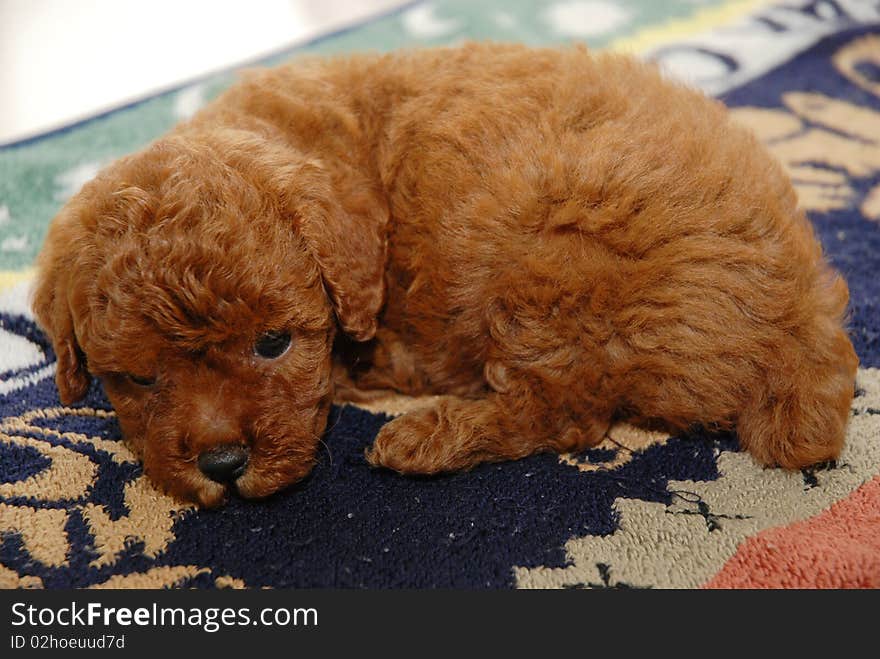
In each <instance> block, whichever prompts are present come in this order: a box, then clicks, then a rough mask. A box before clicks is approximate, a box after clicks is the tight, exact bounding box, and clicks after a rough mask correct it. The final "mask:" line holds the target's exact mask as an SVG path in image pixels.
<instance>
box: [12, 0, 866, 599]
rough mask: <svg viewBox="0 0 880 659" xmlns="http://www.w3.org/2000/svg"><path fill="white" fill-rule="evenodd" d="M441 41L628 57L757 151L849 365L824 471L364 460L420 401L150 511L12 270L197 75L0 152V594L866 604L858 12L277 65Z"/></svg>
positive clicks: (674, 8) (660, 454) (378, 42)
mask: <svg viewBox="0 0 880 659" xmlns="http://www.w3.org/2000/svg"><path fill="white" fill-rule="evenodd" d="M661 7H662V9H661ZM462 38H494V39H498V40H501V39H510V40H519V41H526V42H528V43H533V44H547V43H563V42H567V41H571V40H586V41H587V42H588V43H590V44H591V45H592V46H593V47H597V48H598V47H608V48H616V49H626V50H631V51H634V52H637V53H638V54H640V55H641V56H644V57H649V58H652V59H656V60H657V61H659V62H660V63H661V64H662V65H663V66H664V67H665V68H666V69H667V70H668V71H669V72H670V75H674V76H678V77H681V78H684V79H687V80H689V81H690V82H692V83H693V84H696V85H699V86H700V87H702V88H703V89H705V90H706V91H708V92H709V93H713V94H716V95H719V96H720V98H722V99H723V100H724V101H725V102H727V103H728V104H729V105H731V106H732V107H733V108H735V109H734V113H735V115H736V116H737V118H738V119H740V120H741V121H743V122H746V123H747V124H749V125H750V126H752V127H753V128H754V129H755V130H756V131H757V132H758V134H759V135H760V136H761V138H762V139H763V140H765V142H766V143H767V144H768V145H769V147H770V148H771V150H772V151H773V152H774V153H775V154H776V155H777V156H778V157H779V158H780V159H781V160H782V161H783V162H784V163H785V164H786V166H787V167H788V168H789V169H790V171H791V173H792V176H793V178H794V180H795V182H796V185H797V188H798V192H799V194H800V198H801V201H802V203H803V205H804V206H805V207H806V208H807V210H808V212H809V214H810V217H811V219H812V220H813V222H814V224H815V226H816V229H817V231H818V234H819V236H820V237H821V240H822V242H823V244H824V245H825V248H826V250H827V252H828V254H829V255H830V258H831V259H832V261H833V262H834V263H835V265H836V266H837V267H838V268H839V269H840V270H841V271H842V272H843V273H844V274H845V275H846V277H847V279H848V281H849V285H850V290H851V295H852V303H851V328H852V338H853V342H854V344H855V347H856V350H857V352H858V354H859V356H860V359H861V368H860V371H859V375H858V391H857V397H856V398H855V400H854V402H853V407H852V417H851V423H850V427H849V434H848V441H847V445H846V449H845V450H844V453H843V455H842V456H841V458H840V460H839V461H838V462H837V463H836V464H834V465H826V466H823V467H818V468H813V469H805V470H803V471H802V472H795V473H791V472H785V471H781V470H777V469H763V468H761V467H759V466H757V465H756V464H755V463H754V462H753V461H752V460H751V458H750V457H749V456H748V455H746V454H744V453H741V452H739V451H738V450H737V444H736V439H735V437H733V436H721V437H718V436H714V437H698V436H675V437H668V436H666V435H662V434H657V433H649V432H645V431H642V430H638V429H635V428H631V427H628V426H618V427H616V428H615V429H613V431H612V432H611V436H610V438H609V440H607V441H606V442H605V443H604V444H603V445H601V446H599V447H598V448H594V449H591V450H589V451H586V452H583V453H580V454H572V455H563V456H557V455H541V456H535V457H532V458H528V459H524V460H521V461H518V462H511V463H504V464H497V465H485V466H482V467H479V468H477V469H475V470H473V471H472V472H470V473H467V474H458V475H451V476H444V477H438V478H430V479H425V478H420V479H413V478H405V477H401V476H397V475H395V474H391V473H388V472H385V471H377V470H372V469H370V468H368V466H367V465H366V463H365V462H364V459H363V450H364V447H366V446H367V445H369V444H370V442H371V441H372V439H373V437H374V436H375V434H376V432H377V430H378V428H379V427H380V426H381V425H382V424H383V423H384V422H385V421H387V420H388V418H389V416H390V415H393V414H396V413H400V412H401V411H402V410H404V409H406V408H407V407H410V406H412V405H418V404H419V401H418V400H404V399H395V400H389V401H384V402H383V403H381V404H380V405H379V406H377V407H375V408H372V409H369V410H368V409H362V408H357V407H352V406H346V407H336V408H334V410H333V412H332V417H331V420H330V423H329V426H328V427H329V428H330V430H329V431H328V433H327V435H326V437H325V440H326V444H327V451H326V453H325V454H324V455H323V456H322V458H321V460H320V462H319V464H318V466H317V467H316V469H315V470H314V473H313V474H312V475H311V476H310V477H309V478H308V479H307V480H306V481H304V482H302V483H300V484H298V485H296V486H294V487H293V488H291V489H289V490H287V491H285V492H282V493H280V494H278V495H276V496H273V497H272V498H270V499H268V500H266V501H262V502H257V503H253V502H243V501H237V500H233V501H232V502H231V503H230V504H229V505H228V506H226V507H225V508H222V509H220V510H211V511H200V510H197V509H195V508H193V507H191V506H187V505H181V504H180V503H178V502H176V501H174V500H172V499H169V498H167V497H165V496H163V495H161V494H160V493H158V492H157V491H155V490H154V489H153V488H152V486H151V485H150V484H149V482H147V480H146V479H145V478H144V476H143V475H142V472H141V469H140V467H139V465H138V463H137V460H136V459H135V458H134V456H133V455H132V454H131V452H130V451H129V450H128V449H127V448H126V446H125V445H124V443H123V442H121V441H120V433H119V428H118V426H117V423H116V418H115V416H114V414H113V412H112V410H111V408H110V406H109V404H108V402H107V400H106V398H105V397H104V394H103V393H102V391H101V389H100V387H99V386H98V385H95V386H94V388H93V389H92V390H91V391H90V393H89V395H88V397H87V399H86V400H85V401H84V402H83V403H82V404H80V405H77V406H74V407H63V406H62V405H61V404H60V402H59V400H58V395H57V391H56V389H55V386H54V384H53V381H52V378H51V375H52V372H53V360H54V356H53V354H52V351H51V348H50V346H49V344H48V342H47V341H46V339H45V337H44V336H43V335H42V334H41V333H40V331H39V330H38V329H37V328H36V327H35V325H34V323H33V321H32V317H31V314H30V312H29V310H28V308H27V291H28V286H29V282H30V277H31V271H30V269H29V266H30V264H31V262H32V259H33V257H34V255H35V253H36V251H37V250H38V248H39V246H40V244H41V242H42V239H43V235H44V233H45V229H46V226H47V224H48V221H49V220H50V218H51V217H52V215H53V214H54V212H55V211H56V210H57V209H58V207H59V206H60V204H61V203H63V201H64V200H65V199H66V198H67V197H68V196H69V195H70V194H72V193H73V192H75V191H76V190H77V189H78V188H79V186H80V185H81V184H82V183H83V182H84V181H85V180H88V178H90V177H91V176H92V175H93V174H94V172H95V171H96V170H97V168H99V167H100V166H101V165H102V164H103V163H105V162H107V161H109V160H112V159H113V158H115V157H117V156H119V155H122V154H123V153H126V152H128V151H131V150H134V149H136V148H138V147H139V146H141V145H143V144H144V143H145V142H147V141H149V140H150V139H153V138H155V137H156V136H158V135H159V134H161V133H162V132H163V131H164V130H166V129H167V128H168V127H169V126H170V125H172V124H173V123H174V122H175V121H177V120H179V119H180V118H182V117H186V116H188V115H189V114H191V113H192V112H194V111H195V110H196V109H197V108H198V107H199V106H200V105H202V104H203V103H204V102H205V101H206V100H207V99H209V98H211V97H212V96H213V95H215V94H216V93H217V92H218V91H219V90H221V89H222V88H223V87H224V86H226V85H228V84H229V82H230V80H231V77H230V76H229V75H222V76H216V77H212V78H210V79H207V80H203V81H200V82H198V83H196V84H193V85H189V86H187V87H185V88H183V89H180V90H175V91H173V92H169V93H167V94H164V95H161V96H158V97H155V98H151V99H147V100H145V101H142V102H139V103H136V104H133V105H132V106H129V107H128V108H125V109H122V110H119V111H116V112H113V113H110V114H107V115H104V116H101V117H98V118H94V119H92V120H90V121H88V122H85V123H83V124H80V125H77V126H74V127H70V128H68V129H65V130H63V131H59V132H56V133H53V134H51V135H48V136H43V137H41V138H37V139H34V140H29V141H27V142H25V143H20V144H17V145H11V146H7V147H5V148H2V149H0V586H2V587H27V588H64V587H76V588H81V587H104V588H114V587H149V588H155V587H163V586H165V587H171V586H194V587H205V588H213V587H257V588H259V587H276V588H278V587H368V588H396V587H406V588H424V587H467V588H485V587H488V588H507V587H522V588H549V587H563V588H627V587H632V588H642V587H646V588H649V587H654V588H672V587H678V588H695V587H722V588H726V587H880V476H878V474H880V368H878V367H880V278H878V276H877V269H878V266H880V256H878V255H880V8H878V5H877V3H876V2H857V1H850V2H844V1H843V0H837V1H836V2H832V1H830V0H828V1H824V2H812V1H807V0H803V1H790V2H783V3H766V2H722V1H714V2H713V1H711V0H707V1H705V2H693V1H685V0H680V1H676V0H673V1H671V2H668V3H655V2H651V1H649V0H632V1H630V2H607V1H606V2H599V1H574V0H570V1H561V2H547V3H527V2H502V1H501V0H497V1H493V2H481V3H471V2H467V1H465V0H460V1H455V0H447V1H438V2H432V3H417V4H414V5H409V6H407V7H406V8H404V10H402V11H401V12H398V13H395V14H392V15H388V16H385V17H382V18H380V19H377V20H374V21H372V22H369V23H367V24H364V25H361V26H358V27H356V28H353V29H350V30H348V31H346V32H343V33H340V34H336V35H333V36H331V37H329V38H324V39H322V40H319V41H316V42H314V43H312V44H309V45H307V46H305V47H303V48H301V49H299V50H297V51H296V52H301V51H311V52H321V53H331V52H340V51H350V50H362V49H366V48H385V49H387V48H393V47H397V46H401V45H413V44H439V43H453V42H456V41H458V40H460V39H462ZM291 55H292V53H290V52H288V53H285V54H281V55H278V56H277V57H275V58H273V59H272V61H281V60H283V59H286V58H289V57H290V56H291Z"/></svg>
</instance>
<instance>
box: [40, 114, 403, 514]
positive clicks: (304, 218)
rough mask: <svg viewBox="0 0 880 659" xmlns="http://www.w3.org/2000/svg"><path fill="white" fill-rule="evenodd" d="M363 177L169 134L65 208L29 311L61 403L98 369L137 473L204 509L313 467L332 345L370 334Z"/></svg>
mask: <svg viewBox="0 0 880 659" xmlns="http://www.w3.org/2000/svg"><path fill="white" fill-rule="evenodd" d="M374 199H375V195H373V194H372V193H370V186H369V184H368V183H367V182H363V181H358V180H357V178H356V177H353V176H351V175H350V173H341V172H340V173H336V172H333V171H328V169H326V168H325V167H324V166H323V165H322V164H321V163H319V162H317V161H315V160H310V159H307V158H305V157H304V156H302V154H299V153H297V152H295V151H292V150H291V149H289V148H287V147H280V146H277V145H275V144H273V143H270V142H269V141H267V140H265V139H263V138H260V137H258V136H256V135H254V134H252V133H245V132H243V131H233V130H227V131H214V132H211V133H201V134H189V135H187V136H185V137H184V136H177V137H173V138H168V139H166V140H163V141H161V142H158V143H156V144H155V145H153V146H152V147H150V148H149V149H147V150H146V151H144V152H142V153H140V154H137V155H135V156H131V157H129V158H126V159H123V160H121V161H119V162H117V163H115V164H114V165H112V166H111V167H110V168H108V169H107V170H105V171H104V172H102V173H101V174H100V175H99V176H98V177H97V178H96V179H95V180H94V181H92V182H91V183H89V184H88V185H86V186H85V187H84V188H83V190H82V191H81V192H80V193H79V194H78V195H77V196H76V197H75V198H74V199H72V200H71V201H70V202H69V203H68V205H67V206H66V207H65V208H64V209H62V211H61V213H60V214H59V216H58V217H57V218H56V219H55V220H54V222H53V224H52V226H51V227H50V231H49V235H48V237H47V239H46V244H45V246H44V248H43V252H42V253H41V255H40V259H39V261H38V273H39V274H38V283H37V289H36V293H35V298H34V310H35V313H36V315H37V318H38V320H39V322H40V324H41V325H42V326H43V328H44V329H45V330H46V331H47V333H48V334H49V335H50V337H51V339H52V342H53V345H54V348H55V352H56V354H57V356H58V364H57V373H56V382H57V384H58V389H59V392H60V395H61V399H62V401H63V402H64V403H65V404H70V403H72V402H74V401H76V400H78V399H80V398H82V397H83V396H84V395H85V393H86V391H87V390H88V387H89V378H90V376H91V375H94V376H97V377H99V378H100V379H101V381H102V383H103V385H104V388H105V391H106V393H107V395H108V397H109V399H110V401H111V402H112V404H113V406H114V408H115V409H116V412H117V414H118V417H119V422H120V425H121V427H122V431H123V434H124V435H125V437H126V439H127V440H128V441H129V442H130V444H131V445H132V446H133V447H134V449H135V450H136V451H137V452H138V453H139V455H141V457H142V458H143V462H144V469H145V472H146V473H147V474H148V475H149V476H150V477H151V478H152V479H153V480H154V481H155V482H157V483H158V484H159V485H161V486H163V487H164V488H165V489H166V490H168V491H170V492H171V493H173V494H175V495H177V496H180V497H183V498H188V499H192V500H195V501H197V502H199V503H201V504H203V505H207V506H211V505H217V504H219V503H221V502H222V501H223V500H224V498H225V495H226V493H227V490H228V489H229V487H230V486H234V487H235V489H237V491H238V492H239V493H240V494H241V495H243V496H245V497H263V496H266V495H268V494H271V493H272V492H275V491H277V490H278V489H280V488H282V487H284V486H286V485H288V484H290V483H293V482H295V481H297V480H299V479H301V478H302V477H303V476H305V475H306V474H307V473H308V472H309V470H310V469H311V467H312V466H313V464H314V462H315V459H316V453H317V445H318V443H319V441H320V435H321V433H322V432H323V430H324V425H325V423H326V418H327V412H328V409H329V406H330V400H331V393H332V392H331V381H330V372H331V347H332V343H333V338H334V335H335V332H336V331H337V329H338V328H341V329H342V330H343V331H344V332H346V333H348V334H350V335H351V336H352V337H353V338H355V339H356V340H367V339H369V338H371V337H372V335H373V333H374V332H375V329H376V316H377V314H378V311H379V307H380V306H381V304H382V295H383V292H382V273H383V270H384V256H385V242H384V228H385V227H384V223H385V217H386V214H385V212H384V209H383V208H382V207H381V206H380V205H379V204H377V203H376V202H375V201H374Z"/></svg>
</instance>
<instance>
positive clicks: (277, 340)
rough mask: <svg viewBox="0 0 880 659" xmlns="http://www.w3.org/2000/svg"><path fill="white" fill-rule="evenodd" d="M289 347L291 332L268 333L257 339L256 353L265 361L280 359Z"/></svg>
mask: <svg viewBox="0 0 880 659" xmlns="http://www.w3.org/2000/svg"><path fill="white" fill-rule="evenodd" d="M289 347H290V333H289V332H266V333H265V334H263V335H262V336H260V337H259V338H258V339H257V342H256V343H255V344H254V352H255V353H256V354H257V355H259V356H260V357H262V358H264V359H278V358H279V357H280V356H281V355H283V354H284V353H285V352H287V349H288V348H289Z"/></svg>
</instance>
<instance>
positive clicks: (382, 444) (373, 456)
mask: <svg viewBox="0 0 880 659" xmlns="http://www.w3.org/2000/svg"><path fill="white" fill-rule="evenodd" d="M444 425H445V424H443V423H441V419H440V415H439V414H438V412H437V410H436V409H434V408H427V409H424V410H415V411H413V412H409V413H408V414H404V415H403V416H400V417H397V418H396V419H394V420H392V421H389V422H388V423H386V424H385V425H384V426H382V428H381V430H379V434H378V435H377V436H376V440H375V441H374V442H373V446H372V448H368V449H366V451H365V455H366V458H367V462H369V463H370V464H371V465H373V466H374V467H386V468H388V469H393V470H394V471H397V472H400V473H402V474H436V473H439V472H442V471H449V470H451V469H455V468H456V467H455V466H454V465H451V464H450V455H449V454H448V451H444V450H443V443H444V433H443V426H444ZM447 430H448V429H447ZM446 439H450V438H448V437H446Z"/></svg>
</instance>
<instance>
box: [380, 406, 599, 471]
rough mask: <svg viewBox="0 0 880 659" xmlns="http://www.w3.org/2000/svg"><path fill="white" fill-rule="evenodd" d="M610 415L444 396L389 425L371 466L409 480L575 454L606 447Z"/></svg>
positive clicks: (382, 431)
mask: <svg viewBox="0 0 880 659" xmlns="http://www.w3.org/2000/svg"><path fill="white" fill-rule="evenodd" d="M609 425H610V415H592V414H589V413H587V411H586V410H583V409H582V410H580V411H579V412H578V413H577V414H573V413H572V410H570V409H563V408H559V407H555V406H550V405H548V404H547V403H546V401H543V400H541V399H540V398H538V397H535V396H528V395H526V396H511V395H508V394H498V393H492V394H489V395H488V396H487V397H485V398H479V399H468V398H459V397H456V396H443V397H441V398H440V399H439V400H438V401H437V403H436V404H435V405H433V406H431V407H429V408H426V409H423V410H416V411H413V412H410V413H408V414H405V415H403V416H401V417H398V418H397V419H394V420H393V421H391V422H389V423H387V424H386V425H385V426H384V427H383V428H382V429H381V430H380V431H379V434H378V436H377V437H376V441H375V443H374V444H373V447H372V449H370V450H368V451H367V460H368V461H369V462H370V464H372V465H374V466H383V467H388V468H390V469H394V470H395V471H399V472H401V473H406V474H435V473H440V472H447V471H457V470H461V469H469V468H471V467H473V466H475V465H477V464H479V463H481V462H496V461H500V460H515V459H517V458H522V457H525V456H527V455H530V454H532V453H538V452H542V451H558V452H565V451H576V450H579V449H582V448H585V447H588V446H592V445H595V444H598V443H599V442H600V441H602V438H603V437H604V436H605V433H606V431H607V430H608V427H609Z"/></svg>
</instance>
